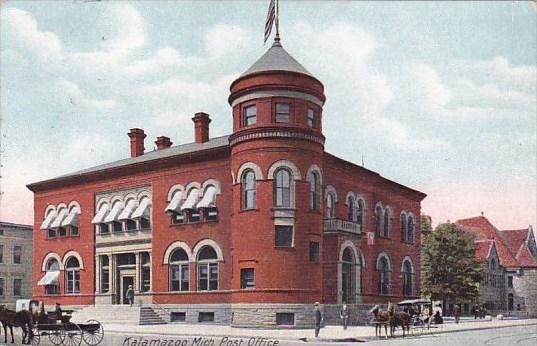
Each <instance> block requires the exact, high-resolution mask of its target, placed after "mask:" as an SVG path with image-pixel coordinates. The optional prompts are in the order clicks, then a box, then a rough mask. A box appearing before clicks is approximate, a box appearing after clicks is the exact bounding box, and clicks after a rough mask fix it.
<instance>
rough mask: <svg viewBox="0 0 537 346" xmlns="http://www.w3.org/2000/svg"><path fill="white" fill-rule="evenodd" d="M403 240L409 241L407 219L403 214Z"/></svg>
mask: <svg viewBox="0 0 537 346" xmlns="http://www.w3.org/2000/svg"><path fill="white" fill-rule="evenodd" d="M400 223H401V240H402V241H408V238H407V237H408V232H407V218H406V214H405V213H401V222H400Z"/></svg>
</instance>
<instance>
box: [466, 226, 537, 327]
mask: <svg viewBox="0 0 537 346" xmlns="http://www.w3.org/2000/svg"><path fill="white" fill-rule="evenodd" d="M457 225H458V226H459V227H460V229H461V230H463V231H464V232H467V233H469V234H472V236H473V237H474V239H475V240H474V242H475V244H476V254H475V255H476V258H477V259H478V260H479V261H480V262H482V263H483V264H484V266H485V280H484V281H483V282H482V283H481V285H480V304H482V305H484V306H485V308H486V309H487V310H488V311H489V312H492V313H497V312H507V313H520V312H526V313H527V315H528V316H530V317H537V245H536V243H535V236H534V234H533V229H532V227H531V226H529V227H528V228H524V229H516V230H503V231H500V230H498V229H497V228H496V227H494V225H492V224H491V223H490V221H489V220H488V219H487V218H486V217H484V216H478V217H473V218H468V219H463V220H459V221H457Z"/></svg>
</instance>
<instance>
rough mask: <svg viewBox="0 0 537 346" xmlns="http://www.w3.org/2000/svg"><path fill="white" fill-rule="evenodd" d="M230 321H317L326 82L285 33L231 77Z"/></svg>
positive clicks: (275, 323) (300, 324)
mask: <svg viewBox="0 0 537 346" xmlns="http://www.w3.org/2000/svg"><path fill="white" fill-rule="evenodd" d="M230 90H231V94H230V96H229V103H230V104H231V106H232V109H233V134H232V135H231V136H230V139H229V140H230V146H231V168H232V174H233V179H234V184H233V212H232V216H231V227H232V232H231V234H232V262H233V274H232V277H233V278H232V312H233V314H232V325H234V326H248V327H271V326H278V325H287V326H288V325H293V326H296V327H306V326H311V324H312V323H313V318H312V317H311V314H312V306H313V303H314V302H316V301H319V302H321V300H322V265H321V261H320V252H321V250H320V249H321V248H322V227H323V213H322V211H323V208H322V200H323V198H322V196H321V195H322V184H323V155H324V139H325V138H324V136H323V133H322V113H323V112H322V111H323V105H324V102H325V95H324V87H323V85H322V83H321V82H320V81H319V80H318V79H316V78H315V77H314V76H313V75H312V74H311V73H310V72H308V71H307V70H306V69H305V68H304V67H303V66H302V65H301V64H300V63H298V62H297V61H296V60H295V59H294V58H293V57H292V56H290V55H289V53H287V52H286V51H285V50H284V49H283V47H282V45H281V43H280V41H279V39H278V38H277V39H276V40H275V41H274V44H273V45H272V47H271V48H270V49H269V50H268V51H267V52H266V53H265V54H264V55H263V56H262V57H261V58H260V59H259V60H258V61H257V62H255V63H254V64H253V65H252V66H251V67H250V68H249V69H248V70H247V71H246V72H245V73H243V74H242V75H241V76H240V77H239V78H237V79H236V80H235V81H234V82H233V83H232V84H231V87H230Z"/></svg>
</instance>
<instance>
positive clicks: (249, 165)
mask: <svg viewBox="0 0 537 346" xmlns="http://www.w3.org/2000/svg"><path fill="white" fill-rule="evenodd" d="M247 169H251V170H252V171H254V174H255V180H263V171H262V170H261V168H260V167H259V166H258V165H257V164H255V163H253V162H244V163H243V164H242V165H241V166H240V167H239V170H238V171H237V177H236V179H237V180H236V181H235V184H237V183H240V182H241V179H242V175H243V174H244V171H245V170H247Z"/></svg>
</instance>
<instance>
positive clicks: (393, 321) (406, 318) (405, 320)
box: [388, 305, 412, 337]
mask: <svg viewBox="0 0 537 346" xmlns="http://www.w3.org/2000/svg"><path fill="white" fill-rule="evenodd" d="M388 312H389V313H390V333H391V334H392V335H393V334H394V333H395V328H397V326H398V325H400V326H401V328H403V337H405V328H406V331H407V333H409V334H410V325H411V324H412V315H411V314H409V313H408V312H405V311H400V312H395V307H394V306H393V305H392V306H390V307H389V308H388Z"/></svg>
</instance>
